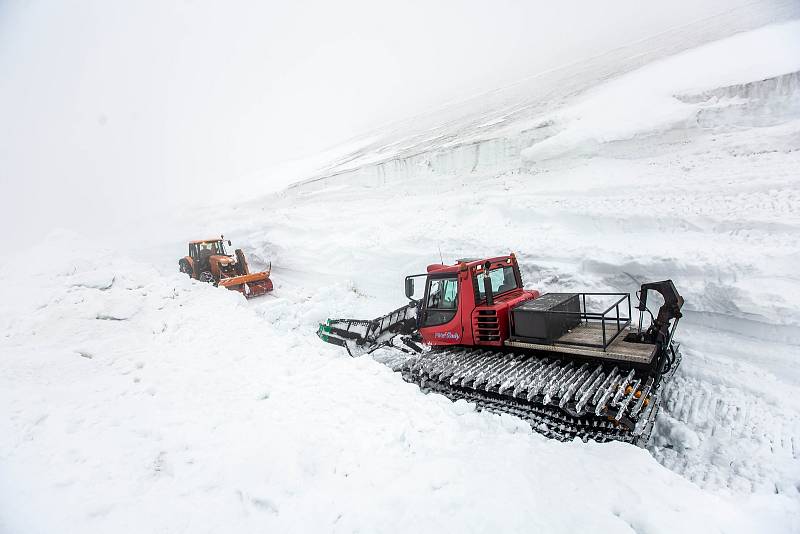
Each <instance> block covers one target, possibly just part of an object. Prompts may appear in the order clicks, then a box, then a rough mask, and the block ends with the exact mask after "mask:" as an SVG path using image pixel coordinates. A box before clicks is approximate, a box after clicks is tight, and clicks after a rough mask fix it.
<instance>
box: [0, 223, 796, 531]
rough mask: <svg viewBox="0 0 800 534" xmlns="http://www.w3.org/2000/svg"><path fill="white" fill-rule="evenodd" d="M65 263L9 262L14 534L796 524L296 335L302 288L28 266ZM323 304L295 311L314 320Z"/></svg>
mask: <svg viewBox="0 0 800 534" xmlns="http://www.w3.org/2000/svg"><path fill="white" fill-rule="evenodd" d="M44 256H47V257H48V258H49V259H50V261H49V262H39V261H30V262H29V263H28V265H31V266H32V267H31V268H30V269H29V270H27V271H26V272H24V273H23V272H20V271H19V270H17V269H11V268H8V267H5V268H4V269H3V270H2V271H0V302H2V303H3V305H4V308H3V309H2V313H1V314H0V318H1V319H2V322H0V355H2V362H0V363H1V364H2V366H1V367H0V368H1V369H2V373H0V403H1V404H2V406H3V407H4V409H3V412H2V413H3V416H2V417H0V473H2V476H0V502H2V503H3V506H2V508H0V530H2V531H3V532H9V533H22V532H25V533H32V532H56V531H57V532H142V531H148V532H152V531H166V532H175V531H189V532H252V531H254V530H263V531H273V532H319V531H325V532H327V531H346V532H351V531H369V532H408V531H415V532H442V531H452V530H458V531H462V532H485V531H487V530H501V531H529V530H531V529H534V530H540V531H546V532H574V531H620V530H622V531H628V530H635V531H637V532H650V533H657V532H674V531H676V530H681V531H692V530H697V528H698V526H699V525H703V526H702V529H703V531H710V532H715V531H720V532H722V531H724V532H754V531H760V530H763V529H768V530H769V531H771V532H782V531H790V530H791V529H792V527H791V525H792V524H797V523H796V522H797V521H798V520H800V516H799V515H798V514H799V513H800V510H799V509H798V503H797V500H796V498H794V497H789V496H787V495H759V496H738V497H736V498H727V497H720V496H716V495H713V494H710V493H708V492H705V491H703V490H701V489H700V488H698V487H697V486H696V485H694V484H692V483H690V482H688V481H686V480H685V479H683V478H681V477H680V476H678V475H676V474H675V473H673V472H671V471H669V470H667V469H665V468H664V467H662V466H660V465H659V464H658V463H657V462H655V461H654V460H653V458H652V457H651V456H650V455H649V454H648V453H647V451H644V450H641V449H636V448H633V447H630V446H625V445H622V444H612V445H603V446H601V445H596V444H583V443H579V442H576V443H569V444H562V443H558V442H552V441H548V440H546V439H544V438H542V437H540V436H538V435H536V434H534V433H532V432H531V431H530V428H529V427H528V426H527V424H525V423H523V422H522V421H520V420H518V419H515V418H513V417H499V416H494V415H489V414H482V413H477V412H475V411H474V409H473V408H472V407H471V406H470V405H469V404H467V403H463V402H462V403H455V404H454V403H451V402H449V401H447V400H446V399H444V398H441V397H438V396H433V395H432V396H426V395H423V394H422V393H420V392H419V390H418V389H417V388H416V387H415V386H412V385H409V384H406V383H404V382H403V381H402V380H401V379H400V377H399V376H398V375H396V374H394V373H392V372H391V371H390V370H389V369H388V368H386V367H385V366H383V365H380V364H379V363H377V362H375V361H372V360H370V359H366V358H363V359H350V358H348V357H346V356H344V355H343V354H342V353H341V352H340V351H338V350H336V349H335V348H333V347H329V346H327V345H324V344H322V343H320V342H319V340H317V339H316V337H314V336H313V335H312V334H311V332H310V331H308V330H307V329H301V330H293V329H291V328H288V329H287V328H279V327H277V326H276V324H277V323H278V321H279V319H278V318H277V316H273V315H272V314H273V313H276V315H280V314H282V312H281V311H280V310H281V309H282V305H281V301H282V300H283V299H284V298H290V296H288V295H287V296H286V297H281V296H280V295H272V296H270V297H265V299H264V300H262V301H261V302H260V303H258V304H257V305H256V306H250V305H249V303H246V302H245V301H244V299H243V298H242V297H241V296H240V295H238V294H236V293H233V292H228V291H224V290H221V289H216V288H213V287H211V286H208V285H203V284H199V283H196V282H192V281H189V280H188V279H186V278H184V277H182V276H180V275H178V274H177V273H176V274H174V275H166V276H164V275H159V274H157V273H158V269H156V268H154V267H152V266H150V265H147V264H143V263H139V262H136V261H134V260H131V259H128V258H125V257H122V256H120V255H118V254H116V253H114V252H112V251H102V250H96V249H93V248H92V247H90V246H87V245H86V244H85V243H83V242H82V241H81V240H80V239H78V238H76V237H75V236H70V235H68V234H59V235H57V236H54V237H52V238H51V239H50V240H49V241H48V242H46V243H44V244H43V245H42V246H41V247H39V248H38V249H36V250H34V251H32V252H30V253H26V254H24V255H23V258H27V259H29V260H39V259H43V257H44ZM20 259H21V258H20ZM328 291H330V288H329V289H328ZM340 291H341V293H342V294H341V295H340V296H341V297H342V298H344V299H345V300H347V296H346V295H345V293H347V290H346V289H344V288H343V289H341V290H340ZM335 296H336V295H327V298H328V299H329V300H330V299H331V298H332V297H335ZM309 300H313V299H297V300H296V301H295V302H294V303H295V304H296V305H297V306H299V307H300V308H301V310H303V312H302V313H311V314H313V313H315V312H314V311H313V308H314V306H315V304H311V303H309V304H307V305H304V304H303V302H304V301H305V302H308V301H309Z"/></svg>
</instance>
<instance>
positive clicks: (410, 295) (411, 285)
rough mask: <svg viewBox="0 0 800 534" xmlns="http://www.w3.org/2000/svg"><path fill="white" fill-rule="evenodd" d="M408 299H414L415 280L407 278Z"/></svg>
mask: <svg viewBox="0 0 800 534" xmlns="http://www.w3.org/2000/svg"><path fill="white" fill-rule="evenodd" d="M406 297H408V298H409V299H411V300H413V299H414V279H413V278H406Z"/></svg>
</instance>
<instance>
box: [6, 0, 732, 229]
mask: <svg viewBox="0 0 800 534" xmlns="http://www.w3.org/2000/svg"><path fill="white" fill-rule="evenodd" d="M744 3H746V2H743V1H740V2H725V1H721V0H705V1H701V2H697V1H696V0H693V1H690V0H677V1H674V2H670V3H657V2H652V3H647V4H643V3H642V2H640V1H634V0H621V1H618V2H614V3H603V2H591V1H586V2H577V1H568V2H558V3H555V2H544V1H529V2H522V1H512V0H503V1H494V2H485V1H484V2H480V1H474V0H469V1H463V0H462V1H454V0H447V1H440V2H436V3H433V2H422V1H410V2H394V3H381V2H374V1H369V2H368V1H349V0H348V1H340V2H243V1H229V2H211V1H188V0H187V1H184V2H161V1H138V2H119V1H95V2H92V1H78V2H56V1H52V2H49V1H35V0H33V1H28V2H23V1H20V2H15V1H13V0H11V1H9V0H5V1H0V120H2V124H3V128H2V129H0V185H2V194H3V199H4V202H3V210H0V211H1V212H2V222H3V223H4V226H5V227H6V228H11V230H12V231H13V232H14V234H15V235H16V236H17V237H18V238H20V239H26V240H28V239H38V238H40V237H41V236H43V235H44V234H46V233H47V232H49V231H50V230H51V229H54V228H62V227H63V228H69V229H74V230H77V231H80V232H82V233H84V234H87V235H92V234H98V235H99V234H101V233H105V234H106V235H108V234H109V233H111V234H113V233H114V232H119V231H121V230H122V229H130V230H142V229H144V228H147V229H148V230H152V229H154V228H158V227H159V225H161V224H168V221H169V217H168V214H169V213H170V212H172V211H173V210H175V209H185V208H186V207H187V206H192V205H199V204H201V203H206V202H213V201H214V200H215V199H216V198H222V197H223V196H224V197H225V198H231V197H233V198H242V199H243V200H244V199H246V198H247V197H248V188H247V186H242V185H241V184H242V183H243V181H244V182H246V181H247V179H248V177H252V178H250V179H252V180H258V184H257V185H258V187H257V188H256V189H257V190H258V191H263V190H265V189H270V188H272V189H278V188H281V187H283V186H285V185H286V184H287V183H289V182H291V181H293V180H298V179H301V178H303V177H304V176H303V175H302V174H303V172H304V171H305V170H309V171H310V169H311V168H312V167H313V165H314V164H315V163H317V162H318V161H319V157H318V154H319V153H320V152H322V151H325V150H326V149H329V148H331V147H334V146H336V145H337V144H339V143H342V142H345V141H347V140H348V139H350V138H352V137H353V136H356V135H359V134H363V133H364V132H368V131H370V130H374V129H377V128H380V126H381V125H383V124H386V123H388V122H391V121H396V120H399V119H402V118H404V117H408V116H409V115H414V114H420V113H425V112H426V110H429V109H432V108H435V107H437V106H442V105H445V104H446V103H447V102H452V101H456V100H461V99H464V98H466V97H469V96H471V95H475V94H478V93H481V92H483V91H487V90H490V89H494V88H497V87H501V86H504V85H507V84H510V83H512V82H514V81H516V80H518V79H521V78H524V77H527V76H531V75H534V74H536V73H539V72H542V71H544V70H547V69H550V68H554V67H557V66H559V65H561V64H564V63H568V62H573V61H577V60H580V59H584V58H587V57H590V56H593V55H596V54H599V53H602V52H603V51H608V50H611V49H613V48H616V47H619V46H622V45H625V44H628V43H631V42H634V41H636V40H639V39H643V38H645V37H648V36H652V35H654V34H657V33H658V32H660V31H665V30H667V29H669V28H673V27H675V26H679V25H681V24H687V23H689V22H691V21H695V20H697V19H700V18H703V17H708V16H713V15H714V14H715V13H718V12H721V11H725V10H728V9H730V7H731V5H732V4H737V5H741V4H744ZM287 162H289V163H290V164H291V165H289V166H287ZM288 168H292V169H295V170H293V171H292V172H288V171H286V169H288ZM271 169H272V170H271ZM297 169H300V170H299V171H298V170H297ZM232 184H236V188H235V189H234V190H231V188H228V187H227V186H232ZM198 217H199V218H202V214H200V213H199V214H198ZM190 237H191V236H190Z"/></svg>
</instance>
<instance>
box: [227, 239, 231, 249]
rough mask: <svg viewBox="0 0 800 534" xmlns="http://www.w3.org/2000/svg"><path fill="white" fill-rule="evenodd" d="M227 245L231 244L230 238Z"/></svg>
mask: <svg viewBox="0 0 800 534" xmlns="http://www.w3.org/2000/svg"><path fill="white" fill-rule="evenodd" d="M228 246H229V247H230V246H231V240H230V239H228Z"/></svg>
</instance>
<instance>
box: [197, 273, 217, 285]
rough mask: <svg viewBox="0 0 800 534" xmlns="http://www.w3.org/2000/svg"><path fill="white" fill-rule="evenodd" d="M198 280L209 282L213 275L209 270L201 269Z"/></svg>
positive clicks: (211, 280) (212, 279)
mask: <svg viewBox="0 0 800 534" xmlns="http://www.w3.org/2000/svg"><path fill="white" fill-rule="evenodd" d="M200 281H201V282H208V283H211V282H213V281H214V275H213V274H211V272H210V271H203V272H202V273H200Z"/></svg>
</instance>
